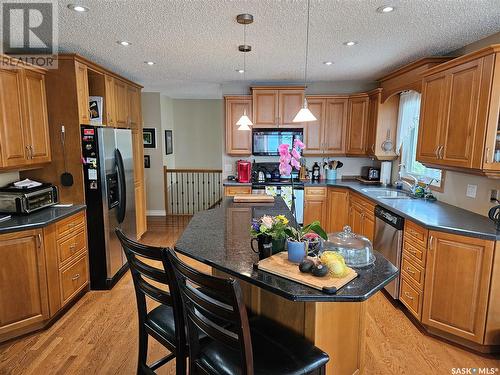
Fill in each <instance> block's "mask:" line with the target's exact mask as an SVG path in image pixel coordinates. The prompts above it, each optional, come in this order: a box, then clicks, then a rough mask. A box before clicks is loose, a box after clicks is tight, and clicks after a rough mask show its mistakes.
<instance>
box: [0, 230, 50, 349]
mask: <svg viewBox="0 0 500 375" xmlns="http://www.w3.org/2000/svg"><path fill="white" fill-rule="evenodd" d="M0 257H1V258H2V262H1V263H0V285H1V286H2V293H0V341H2V339H6V338H9V337H10V336H9V335H12V332H14V331H17V332H20V334H22V333H26V332H29V330H30V328H31V329H33V328H32V327H41V325H42V323H43V321H45V320H46V319H48V318H49V305H48V298H47V277H46V273H45V251H44V246H43V241H42V232H41V230H39V229H37V230H29V231H23V232H15V233H9V234H4V235H0Z"/></svg>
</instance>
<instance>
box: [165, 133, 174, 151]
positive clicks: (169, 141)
mask: <svg viewBox="0 0 500 375" xmlns="http://www.w3.org/2000/svg"><path fill="white" fill-rule="evenodd" d="M173 153H174V137H173V134H172V130H165V154H166V155H170V154H173Z"/></svg>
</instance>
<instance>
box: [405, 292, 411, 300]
mask: <svg viewBox="0 0 500 375" xmlns="http://www.w3.org/2000/svg"><path fill="white" fill-rule="evenodd" d="M405 296H406V298H408V299H409V300H411V301H413V297H412V296H411V294H410V293H408V292H405Z"/></svg>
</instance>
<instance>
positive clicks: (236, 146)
mask: <svg viewBox="0 0 500 375" xmlns="http://www.w3.org/2000/svg"><path fill="white" fill-rule="evenodd" d="M224 101H225V122H226V154H228V155H246V156H248V155H251V154H252V131H251V130H250V131H249V130H238V125H236V122H238V120H239V119H240V117H241V116H242V115H243V113H244V112H245V111H246V113H247V116H249V117H250V120H251V119H252V117H251V116H252V97H251V96H249V95H248V96H226V97H224Z"/></svg>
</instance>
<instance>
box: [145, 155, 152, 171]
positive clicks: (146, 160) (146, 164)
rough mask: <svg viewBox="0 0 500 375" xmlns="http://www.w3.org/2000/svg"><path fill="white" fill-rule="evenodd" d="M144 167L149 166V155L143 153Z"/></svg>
mask: <svg viewBox="0 0 500 375" xmlns="http://www.w3.org/2000/svg"><path fill="white" fill-rule="evenodd" d="M144 168H151V156H149V155H144Z"/></svg>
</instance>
